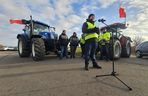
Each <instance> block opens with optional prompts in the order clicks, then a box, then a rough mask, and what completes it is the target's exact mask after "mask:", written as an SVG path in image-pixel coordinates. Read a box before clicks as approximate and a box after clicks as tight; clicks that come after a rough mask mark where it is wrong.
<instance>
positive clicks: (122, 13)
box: [119, 6, 126, 18]
mask: <svg viewBox="0 0 148 96" xmlns="http://www.w3.org/2000/svg"><path fill="white" fill-rule="evenodd" d="M119 17H120V18H126V12H125V9H124V8H123V7H121V6H120V8H119Z"/></svg>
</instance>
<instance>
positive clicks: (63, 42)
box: [59, 30, 69, 59]
mask: <svg viewBox="0 0 148 96" xmlns="http://www.w3.org/2000/svg"><path fill="white" fill-rule="evenodd" d="M68 42H69V41H68V36H67V35H66V30H63V32H62V34H61V35H60V36H59V45H60V50H61V53H60V59H62V58H63V57H66V58H68V54H67V46H68Z"/></svg>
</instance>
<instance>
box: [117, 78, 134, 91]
mask: <svg viewBox="0 0 148 96" xmlns="http://www.w3.org/2000/svg"><path fill="white" fill-rule="evenodd" d="M114 77H115V78H117V79H118V80H119V81H120V82H121V83H122V84H124V85H125V86H126V87H127V88H128V89H129V90H130V91H132V88H131V87H129V86H128V85H127V84H125V83H124V82H123V81H122V80H121V79H119V78H118V77H117V76H114Z"/></svg>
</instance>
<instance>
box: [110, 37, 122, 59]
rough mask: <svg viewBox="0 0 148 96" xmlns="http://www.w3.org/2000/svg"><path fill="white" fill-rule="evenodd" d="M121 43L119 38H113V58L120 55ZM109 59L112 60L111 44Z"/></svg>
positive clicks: (118, 57)
mask: <svg viewBox="0 0 148 96" xmlns="http://www.w3.org/2000/svg"><path fill="white" fill-rule="evenodd" d="M121 50H122V47H121V44H120V41H119V40H114V59H120V56H121ZM109 52H110V59H111V60H113V49H112V44H111V46H110V50H109Z"/></svg>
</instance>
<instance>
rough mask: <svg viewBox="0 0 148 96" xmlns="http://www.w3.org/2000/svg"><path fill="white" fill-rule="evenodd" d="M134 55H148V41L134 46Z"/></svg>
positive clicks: (138, 56) (140, 56)
mask: <svg viewBox="0 0 148 96" xmlns="http://www.w3.org/2000/svg"><path fill="white" fill-rule="evenodd" d="M135 52H136V57H137V58H142V57H143V56H148V41H146V42H143V43H141V44H139V45H138V46H137V47H136V50H135Z"/></svg>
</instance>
